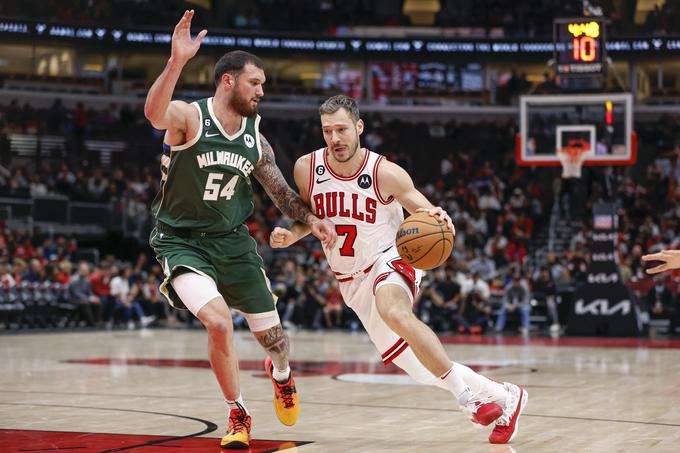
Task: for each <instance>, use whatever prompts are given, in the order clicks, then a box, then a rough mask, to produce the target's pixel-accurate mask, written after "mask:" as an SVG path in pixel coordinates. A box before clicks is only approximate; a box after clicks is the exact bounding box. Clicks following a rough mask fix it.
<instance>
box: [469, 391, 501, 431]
mask: <svg viewBox="0 0 680 453" xmlns="http://www.w3.org/2000/svg"><path fill="white" fill-rule="evenodd" d="M462 409H463V413H464V414H465V415H467V416H468V417H469V418H470V420H472V422H473V423H477V424H480V425H482V426H488V425H490V424H491V423H493V422H495V421H496V419H497V418H498V417H500V416H501V415H503V409H502V408H501V407H500V406H499V405H498V404H496V403H494V402H493V401H489V400H483V399H479V398H476V397H474V396H473V397H472V398H470V401H468V402H467V404H465V406H463V408H462Z"/></svg>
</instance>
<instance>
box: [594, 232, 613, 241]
mask: <svg viewBox="0 0 680 453" xmlns="http://www.w3.org/2000/svg"><path fill="white" fill-rule="evenodd" d="M615 239H616V233H593V241H613V240H615Z"/></svg>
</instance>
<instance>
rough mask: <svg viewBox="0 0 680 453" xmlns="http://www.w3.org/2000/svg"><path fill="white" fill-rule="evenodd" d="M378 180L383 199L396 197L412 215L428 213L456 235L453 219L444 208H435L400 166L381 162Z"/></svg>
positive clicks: (384, 161) (385, 161)
mask: <svg viewBox="0 0 680 453" xmlns="http://www.w3.org/2000/svg"><path fill="white" fill-rule="evenodd" d="M378 179H379V180H380V186H379V187H380V196H381V197H382V198H383V199H385V200H387V199H389V198H390V197H394V199H395V200H397V201H398V202H399V204H401V205H402V206H403V207H404V208H405V209H406V210H407V211H408V212H410V213H411V214H413V213H415V212H427V213H428V214H430V215H431V216H432V217H435V218H437V219H439V220H440V221H443V222H446V223H447V224H448V226H449V229H450V230H451V231H452V232H453V234H456V229H455V228H454V226H453V222H452V221H451V217H449V215H448V214H447V213H446V211H444V210H443V209H442V208H440V207H435V206H433V205H432V203H430V201H429V200H428V199H427V198H425V195H423V194H422V193H421V192H420V191H419V190H418V189H416V187H415V185H414V184H413V180H412V179H411V176H410V175H409V174H408V173H406V171H405V170H404V169H403V168H401V167H400V166H399V165H397V164H395V163H393V162H390V161H387V160H385V159H383V160H381V161H380V164H379V167H378ZM376 186H377V184H376Z"/></svg>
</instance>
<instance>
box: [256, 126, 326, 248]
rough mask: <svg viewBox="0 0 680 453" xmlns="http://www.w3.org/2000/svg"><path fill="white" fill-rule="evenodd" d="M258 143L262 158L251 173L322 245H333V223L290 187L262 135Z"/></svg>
mask: <svg viewBox="0 0 680 453" xmlns="http://www.w3.org/2000/svg"><path fill="white" fill-rule="evenodd" d="M260 144H261V148H262V158H261V159H260V161H259V162H258V163H257V166H256V167H255V170H254V171H253V175H254V176H255V178H256V179H257V180H258V181H259V182H260V184H262V187H264V190H265V191H266V192H267V195H269V198H271V199H272V201H273V202H274V204H275V205H276V207H277V208H279V210H280V211H281V212H283V213H284V214H286V215H287V216H288V217H290V218H291V219H293V220H296V221H298V222H301V223H303V224H305V225H307V226H308V227H309V228H310V230H311V232H312V234H313V235H314V236H316V237H317V238H318V239H319V240H320V241H321V242H322V243H323V245H324V247H333V246H334V245H335V242H336V241H337V239H338V235H337V233H336V232H335V228H334V226H333V224H332V223H330V222H329V221H327V220H321V219H319V218H318V217H316V216H315V215H314V214H313V213H312V211H311V210H310V209H309V206H307V204H306V203H305V202H304V201H303V200H302V198H300V196H299V195H298V194H297V193H295V192H294V191H293V189H291V188H290V186H289V185H288V183H287V182H286V180H285V179H284V177H283V175H282V174H281V170H280V169H279V167H278V166H277V165H276V160H275V158H274V150H273V149H272V147H271V145H270V144H269V142H268V141H267V139H266V138H265V137H264V136H263V135H260Z"/></svg>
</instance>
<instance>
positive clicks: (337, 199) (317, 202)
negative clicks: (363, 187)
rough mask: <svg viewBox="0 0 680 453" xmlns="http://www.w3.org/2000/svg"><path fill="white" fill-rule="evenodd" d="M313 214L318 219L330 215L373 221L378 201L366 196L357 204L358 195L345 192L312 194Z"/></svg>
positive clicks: (367, 221) (329, 216)
mask: <svg viewBox="0 0 680 453" xmlns="http://www.w3.org/2000/svg"><path fill="white" fill-rule="evenodd" d="M313 200H314V211H315V212H314V214H316V216H317V217H318V218H320V219H323V218H332V217H351V218H353V219H355V220H359V221H364V222H366V223H375V217H376V207H377V205H378V201H377V200H374V199H373V198H369V197H366V198H365V203H363V206H359V195H358V194H356V193H347V192H325V193H317V194H314V196H313Z"/></svg>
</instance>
